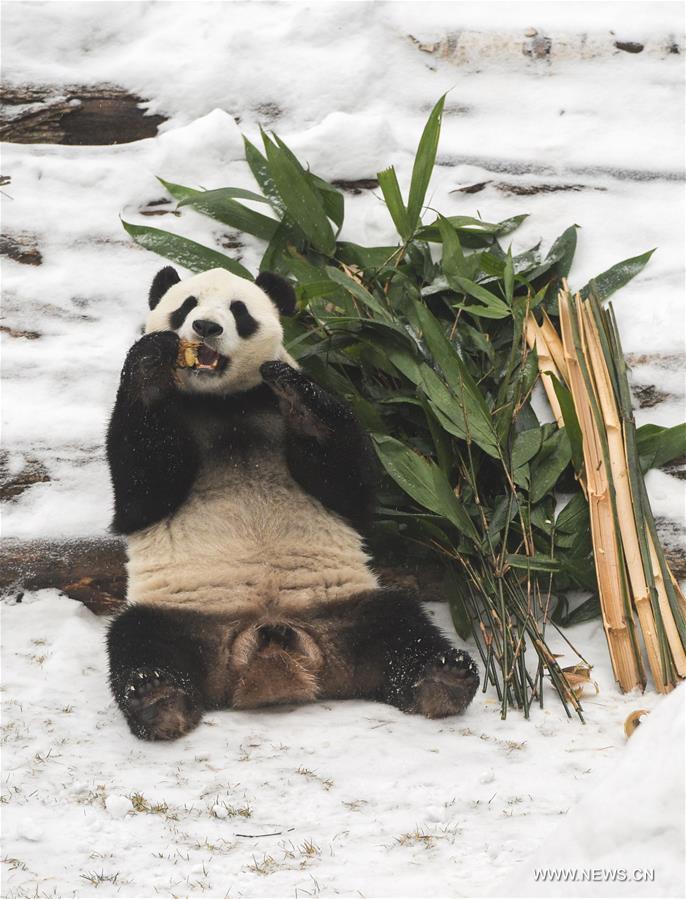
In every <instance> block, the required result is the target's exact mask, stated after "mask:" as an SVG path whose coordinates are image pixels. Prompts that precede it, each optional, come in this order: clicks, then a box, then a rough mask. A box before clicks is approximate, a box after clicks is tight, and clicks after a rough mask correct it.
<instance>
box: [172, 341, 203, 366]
mask: <svg viewBox="0 0 686 899" xmlns="http://www.w3.org/2000/svg"><path fill="white" fill-rule="evenodd" d="M199 347H200V344H199V343H198V342H197V341H193V340H180V341H179V351H178V353H177V354H176V367H177V368H194V367H195V365H196V364H197V362H198V348H199Z"/></svg>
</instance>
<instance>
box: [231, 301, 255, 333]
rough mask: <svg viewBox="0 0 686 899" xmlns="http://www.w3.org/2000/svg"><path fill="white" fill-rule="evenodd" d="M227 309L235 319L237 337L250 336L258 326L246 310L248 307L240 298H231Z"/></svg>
mask: <svg viewBox="0 0 686 899" xmlns="http://www.w3.org/2000/svg"><path fill="white" fill-rule="evenodd" d="M229 309H230V310H231V312H232V313H233V317H234V318H235V319H236V331H238V336H239V337H251V336H252V335H253V334H254V333H255V331H257V329H258V328H259V324H258V322H256V321H255V319H254V318H253V317H252V315H251V314H250V313H249V312H248V307H247V306H246V305H245V303H244V302H243V301H242V300H233V301H232V303H231V305H230V306H229Z"/></svg>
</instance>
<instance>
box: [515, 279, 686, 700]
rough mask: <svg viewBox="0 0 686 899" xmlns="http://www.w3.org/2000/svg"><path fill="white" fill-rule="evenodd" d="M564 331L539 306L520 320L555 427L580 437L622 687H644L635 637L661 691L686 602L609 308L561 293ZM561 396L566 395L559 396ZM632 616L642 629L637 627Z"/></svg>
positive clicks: (679, 651)
mask: <svg viewBox="0 0 686 899" xmlns="http://www.w3.org/2000/svg"><path fill="white" fill-rule="evenodd" d="M559 313H560V328H561V338H560V335H558V333H557V331H556V330H555V327H554V326H553V324H552V322H551V321H550V319H549V318H548V316H547V315H545V313H544V317H543V323H542V324H541V325H539V324H538V323H537V322H536V321H535V319H534V317H533V315H530V316H529V319H528V323H527V341H528V343H529V345H530V346H532V347H535V348H536V352H537V355H538V365H539V370H540V373H541V380H542V383H543V386H544V389H545V391H546V394H547V396H548V399H549V401H550V405H551V407H552V410H553V413H554V415H555V418H556V419H557V423H558V425H559V426H560V427H565V426H566V428H567V431H568V434H569V436H570V441H572V440H573V435H574V434H576V435H580V438H581V439H580V443H581V446H580V447H579V452H578V454H577V463H576V464H577V477H578V478H579V481H580V483H581V485H582V487H583V488H584V491H585V493H586V495H587V497H588V501H589V510H590V519H591V532H592V537H593V549H594V557H595V566H596V573H597V577H598V588H599V593H600V605H601V609H602V614H603V624H604V626H605V633H606V635H607V642H608V647H609V651H610V658H611V660H612V667H613V671H614V673H615V677H616V679H617V682H618V684H619V686H620V689H621V690H622V691H627V690H631V689H633V688H634V687H637V686H640V687H642V688H644V687H645V684H646V675H645V668H644V664H643V657H642V651H641V645H640V642H639V628H640V636H642V639H643V646H644V648H645V655H646V657H647V660H648V665H649V668H650V671H651V674H652V677H653V680H654V682H655V686H656V689H657V690H658V691H659V692H660V693H665V692H668V691H669V690H671V689H672V688H673V687H674V686H675V685H676V684H677V683H678V681H679V680H680V679H682V678H686V652H685V648H686V602H685V601H684V597H683V595H682V593H681V591H680V589H679V586H678V584H677V583H676V581H675V579H674V577H673V576H672V573H671V571H670V570H669V566H668V565H667V562H666V561H665V557H664V553H663V551H662V547H661V545H660V542H659V540H658V538H657V532H656V528H655V520H654V518H653V515H652V511H651V508H650V502H649V500H648V495H647V492H646V488H645V483H644V481H643V477H642V475H641V468H640V462H639V454H638V446H637V441H636V428H635V424H634V418H633V413H632V410H631V392H630V389H629V382H628V378H627V370H626V363H625V361H624V355H623V353H622V348H621V344H620V341H619V333H618V330H617V324H616V321H615V317H614V313H613V311H612V307H611V306H610V307H609V308H608V309H603V308H602V306H601V304H600V303H599V302H598V300H597V299H596V297H595V296H594V294H593V292H592V291H591V292H589V294H588V296H587V297H585V298H582V297H581V296H580V295H579V294H577V295H576V296H574V297H573V296H572V295H571V293H570V291H569V289H568V287H567V284H566V282H565V283H564V286H563V289H562V290H561V291H560V293H559ZM565 397H567V398H568V399H569V402H561V400H564V398H565ZM635 618H637V619H638V624H639V628H637V627H636V621H635Z"/></svg>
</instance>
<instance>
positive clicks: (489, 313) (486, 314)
mask: <svg viewBox="0 0 686 899" xmlns="http://www.w3.org/2000/svg"><path fill="white" fill-rule="evenodd" d="M455 308H456V309H461V310H462V311H463V312H469V314H470V315H475V316H476V317H477V318H496V319H498V318H508V316H510V315H511V314H512V313H511V312H510V311H509V310H508V311H507V312H503V311H502V309H493V308H491V307H489V306H463V305H462V304H461V303H457V304H456V305H455Z"/></svg>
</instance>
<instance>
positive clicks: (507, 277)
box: [503, 249, 514, 306]
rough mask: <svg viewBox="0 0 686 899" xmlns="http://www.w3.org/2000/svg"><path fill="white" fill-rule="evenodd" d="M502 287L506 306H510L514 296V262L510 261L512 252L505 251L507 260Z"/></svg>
mask: <svg viewBox="0 0 686 899" xmlns="http://www.w3.org/2000/svg"><path fill="white" fill-rule="evenodd" d="M503 287H504V289H505V299H506V300H507V302H508V304H509V305H510V306H511V305H512V298H513V296H514V262H513V261H512V250H511V249H509V250H508V251H507V259H506V260H505V270H504V272H503Z"/></svg>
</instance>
